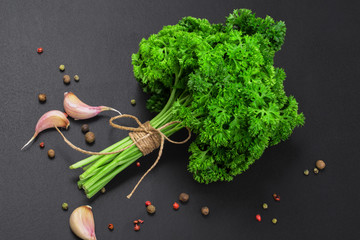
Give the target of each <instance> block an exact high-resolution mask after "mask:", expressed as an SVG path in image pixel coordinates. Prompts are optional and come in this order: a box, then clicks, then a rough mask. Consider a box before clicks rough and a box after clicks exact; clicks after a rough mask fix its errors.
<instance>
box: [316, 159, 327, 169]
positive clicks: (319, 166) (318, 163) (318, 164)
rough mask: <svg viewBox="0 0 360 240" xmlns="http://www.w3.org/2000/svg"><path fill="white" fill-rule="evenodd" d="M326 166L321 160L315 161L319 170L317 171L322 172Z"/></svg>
mask: <svg viewBox="0 0 360 240" xmlns="http://www.w3.org/2000/svg"><path fill="white" fill-rule="evenodd" d="M325 166H326V164H325V162H324V161H323V160H317V161H316V167H317V168H318V169H319V170H323V169H324V168H325Z"/></svg>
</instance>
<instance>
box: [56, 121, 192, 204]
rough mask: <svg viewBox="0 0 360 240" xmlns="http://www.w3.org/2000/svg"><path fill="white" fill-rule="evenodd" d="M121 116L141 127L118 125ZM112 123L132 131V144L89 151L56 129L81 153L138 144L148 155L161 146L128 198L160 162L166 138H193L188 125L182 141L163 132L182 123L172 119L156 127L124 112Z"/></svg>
mask: <svg viewBox="0 0 360 240" xmlns="http://www.w3.org/2000/svg"><path fill="white" fill-rule="evenodd" d="M119 118H131V119H134V120H135V121H136V123H137V124H138V125H139V127H137V128H134V127H126V126H121V125H118V124H116V123H114V122H113V121H114V120H116V119H119ZM109 123H110V125H111V126H112V127H113V128H117V129H120V130H128V131H131V132H130V133H129V136H130V138H131V139H132V141H133V143H132V144H130V145H129V146H127V147H125V148H122V149H120V150H117V151H113V152H92V151H87V150H84V149H81V148H79V147H77V146H75V145H74V144H72V143H71V142H70V141H69V140H68V139H67V138H66V137H65V136H64V134H62V132H61V131H60V130H59V129H58V128H57V127H56V126H55V128H56V130H57V131H58V132H59V133H60V135H61V136H62V138H63V139H64V141H65V142H66V143H67V144H68V145H69V146H70V147H71V148H73V149H74V150H76V151H79V152H81V153H84V154H89V155H110V154H116V153H120V152H122V151H124V150H126V149H128V148H130V147H132V146H134V145H136V146H137V147H138V148H139V150H140V151H141V153H142V154H143V155H144V156H146V155H148V154H149V153H151V152H152V151H154V150H155V149H157V148H159V146H160V149H159V154H158V156H157V158H156V160H155V162H154V163H153V165H152V166H151V167H150V168H149V169H148V170H147V171H146V172H145V173H144V175H143V176H142V177H141V178H140V180H139V181H138V182H137V184H136V185H135V187H134V188H133V190H132V191H131V193H130V194H129V195H127V198H128V199H130V198H131V196H132V195H133V193H134V192H135V190H136V189H137V187H138V186H139V185H140V183H141V181H142V180H143V179H144V178H145V176H146V175H147V174H148V173H149V172H150V171H151V170H152V169H153V168H154V167H155V166H156V164H157V163H158V162H159V160H160V158H161V155H162V152H163V149H164V143H165V140H167V141H169V142H171V143H174V144H184V143H186V142H187V141H188V140H189V139H190V138H191V131H190V129H189V128H188V127H186V129H187V130H188V133H189V134H188V137H187V138H186V139H185V140H183V141H180V142H177V141H173V140H171V139H170V138H168V137H167V136H166V135H165V134H164V133H162V132H161V130H162V129H164V128H166V127H168V126H171V125H173V124H176V123H181V122H180V121H172V122H169V123H166V124H165V125H163V126H161V127H159V128H154V127H152V126H151V125H150V122H149V121H147V122H145V123H141V122H140V121H139V119H138V118H137V117H135V116H133V115H129V114H123V115H118V116H115V117H112V118H110V120H109Z"/></svg>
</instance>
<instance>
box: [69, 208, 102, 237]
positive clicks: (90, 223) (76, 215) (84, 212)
mask: <svg viewBox="0 0 360 240" xmlns="http://www.w3.org/2000/svg"><path fill="white" fill-rule="evenodd" d="M69 223H70V228H71V231H73V233H74V234H75V235H76V236H78V237H79V238H81V239H83V240H96V235H95V221H94V215H93V212H92V208H91V206H89V205H84V206H80V207H78V208H76V209H75V210H74V211H73V212H72V213H71V216H70V220H69Z"/></svg>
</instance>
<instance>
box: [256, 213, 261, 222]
mask: <svg viewBox="0 0 360 240" xmlns="http://www.w3.org/2000/svg"><path fill="white" fill-rule="evenodd" d="M255 218H256V220H257V221H258V222H261V216H260V214H256V216H255Z"/></svg>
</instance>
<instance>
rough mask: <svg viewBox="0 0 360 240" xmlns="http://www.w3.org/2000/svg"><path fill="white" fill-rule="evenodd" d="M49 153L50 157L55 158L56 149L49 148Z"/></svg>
mask: <svg viewBox="0 0 360 240" xmlns="http://www.w3.org/2000/svg"><path fill="white" fill-rule="evenodd" d="M47 154H48V156H49V158H54V157H55V151H54V150H53V149H49V151H48V152H47Z"/></svg>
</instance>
